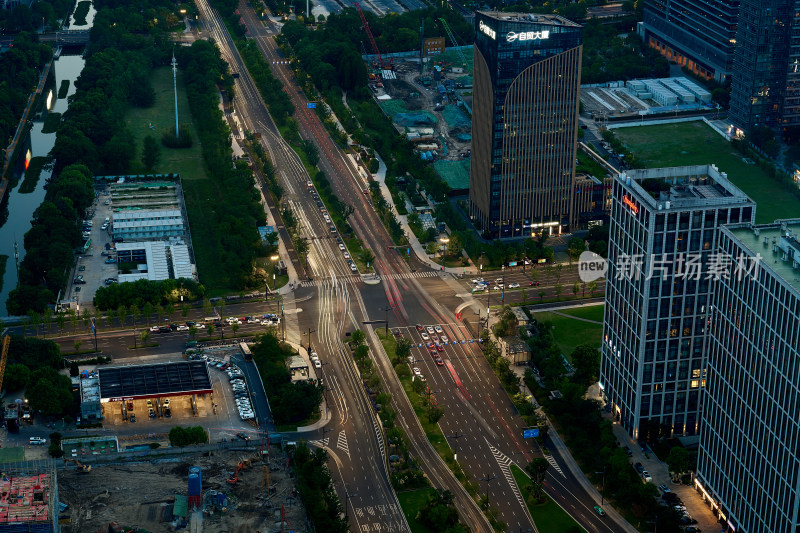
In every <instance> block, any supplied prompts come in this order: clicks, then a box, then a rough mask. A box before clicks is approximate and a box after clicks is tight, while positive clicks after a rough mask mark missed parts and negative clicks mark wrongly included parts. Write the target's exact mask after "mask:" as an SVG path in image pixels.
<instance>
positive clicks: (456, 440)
mask: <svg viewBox="0 0 800 533" xmlns="http://www.w3.org/2000/svg"><path fill="white" fill-rule="evenodd" d="M464 435H466V433H464V432H462V431H456V433H455V435H447V437H449V438H451V439H454V440H455V447H456V450H455V453H454V454H453V460H455V461H458V439H460V438H461V437H463V436H464Z"/></svg>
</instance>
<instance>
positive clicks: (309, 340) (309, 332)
mask: <svg viewBox="0 0 800 533" xmlns="http://www.w3.org/2000/svg"><path fill="white" fill-rule="evenodd" d="M316 331H317V330H315V329H311V328H308V331H307V332H306V335H308V353H311V334H312V333H315V332H316ZM300 347H301V348H302V347H303V345H302V343H301V344H300Z"/></svg>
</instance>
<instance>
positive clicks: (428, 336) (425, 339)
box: [420, 331, 431, 341]
mask: <svg viewBox="0 0 800 533" xmlns="http://www.w3.org/2000/svg"><path fill="white" fill-rule="evenodd" d="M420 335H422V340H424V341H429V340H431V336H430V335H428V334H427V333H425V332H424V331H423V332H422V333H420Z"/></svg>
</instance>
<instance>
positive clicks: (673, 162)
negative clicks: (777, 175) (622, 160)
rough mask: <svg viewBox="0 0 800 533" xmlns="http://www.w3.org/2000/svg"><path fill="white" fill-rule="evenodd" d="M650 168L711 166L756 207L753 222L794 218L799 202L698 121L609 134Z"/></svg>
mask: <svg viewBox="0 0 800 533" xmlns="http://www.w3.org/2000/svg"><path fill="white" fill-rule="evenodd" d="M612 131H613V132H614V135H616V136H617V138H618V139H619V140H620V141H622V142H623V143H624V144H625V145H626V146H627V147H628V149H629V150H630V151H631V152H633V154H634V155H635V156H636V157H638V158H640V159H641V160H642V161H643V162H644V164H645V165H646V166H647V167H649V168H658V167H674V166H684V165H703V164H707V163H713V164H715V165H717V167H719V169H720V171H721V172H727V173H728V179H730V180H731V181H732V182H733V183H734V184H735V185H736V186H737V187H739V188H740V189H742V191H744V192H745V193H746V194H747V195H748V196H750V198H752V199H753V200H754V201H755V202H756V203H757V204H758V209H757V210H756V222H758V223H766V222H772V221H773V220H775V219H776V218H792V217H796V216H797V213H798V212H800V201H798V200H797V198H795V197H794V196H793V195H791V194H786V190H785V189H784V188H783V187H782V186H781V185H779V184H778V182H776V181H774V180H772V179H770V178H769V177H768V176H767V174H766V173H765V172H764V171H763V170H761V169H760V168H759V167H758V165H748V164H747V163H745V162H744V161H742V155H741V154H740V153H739V152H737V151H736V149H734V148H733V146H731V144H730V143H729V142H728V141H726V140H725V139H723V138H722V137H721V136H720V135H719V134H718V133H716V132H715V131H714V130H712V129H711V128H710V127H708V126H707V125H706V124H705V123H703V122H701V121H695V122H680V123H676V124H664V125H657V126H635V127H628V128H617V129H614V130H612Z"/></svg>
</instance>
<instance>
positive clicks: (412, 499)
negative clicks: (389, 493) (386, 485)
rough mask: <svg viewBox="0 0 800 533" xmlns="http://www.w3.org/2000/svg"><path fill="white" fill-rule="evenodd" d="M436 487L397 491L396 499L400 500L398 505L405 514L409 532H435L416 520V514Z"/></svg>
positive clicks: (434, 491)
mask: <svg viewBox="0 0 800 533" xmlns="http://www.w3.org/2000/svg"><path fill="white" fill-rule="evenodd" d="M435 493H436V489H432V488H427V489H418V490H407V491H404V492H398V493H397V499H398V500H400V507H401V508H402V509H403V514H404V515H406V520H408V525H409V526H410V527H411V533H436V532H435V531H432V530H431V529H430V528H428V527H427V526H426V525H424V524H421V523H420V522H417V519H416V516H417V513H419V511H420V509H422V508H423V507H424V506H425V504H426V503H427V502H428V498H430V497H431V496H432V495H433V494H435Z"/></svg>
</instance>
